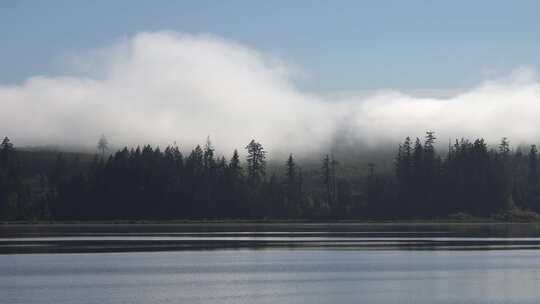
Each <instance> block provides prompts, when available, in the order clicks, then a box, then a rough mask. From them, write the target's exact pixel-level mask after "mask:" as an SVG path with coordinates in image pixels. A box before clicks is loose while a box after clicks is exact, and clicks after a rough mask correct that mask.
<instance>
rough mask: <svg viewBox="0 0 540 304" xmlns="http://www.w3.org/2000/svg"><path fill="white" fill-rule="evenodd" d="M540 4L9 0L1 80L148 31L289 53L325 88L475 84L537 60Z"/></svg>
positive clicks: (2, 24)
mask: <svg viewBox="0 0 540 304" xmlns="http://www.w3.org/2000/svg"><path fill="white" fill-rule="evenodd" d="M539 11H540V2H538V1H519V0H518V1H496V0H495V1H493V0H478V1H417V0H412V1H385V0H382V1H316V0H297V1H279V0H278V1H234V0H233V1H205V0H198V1H137V0H115V1H107V0H105V1H103V0H97V1H69V0H67V1H64V0H54V1H42V0H38V1H26V0H1V1H0V38H2V41H4V42H3V43H2V47H0V66H1V67H2V69H0V83H14V82H15V83H17V82H20V81H22V80H24V79H26V78H28V77H30V76H33V75H56V74H60V73H65V72H71V73H73V72H74V71H70V70H69V69H68V68H67V67H66V66H65V65H63V64H62V60H61V58H62V57H63V56H65V55H68V54H72V53H78V52H81V51H85V50H88V49H92V48H96V47H101V46H105V45H109V44H111V43H114V42H116V41H118V40H119V39H123V38H126V37H130V36H132V35H134V34H136V33H137V32H141V31H162V30H169V31H177V32H185V33H192V34H201V33H209V34H213V35H216V36H220V37H223V38H226V39H230V40H233V41H237V42H240V43H242V44H245V45H247V46H249V47H252V48H255V49H257V50H259V51H261V52H264V53H267V54H274V55H276V56H281V57H284V58H286V59H287V60H288V61H289V62H291V63H294V64H297V65H299V66H301V67H302V69H303V70H304V77H301V78H300V79H298V80H297V83H298V85H299V86H301V87H304V88H307V89H309V90H314V91H317V92H335V91H350V90H353V91H355V90H372V89H381V88H392V89H406V90H416V89H452V88H468V87H471V86H474V85H477V84H478V83H480V82H481V81H483V80H485V79H489V78H491V77H494V76H501V75H504V74H507V73H509V72H510V71H511V70H513V69H514V68H516V67H518V66H522V65H527V66H532V67H535V68H536V67H538V65H539V63H540V62H539V60H540V59H539V56H538V54H540V40H539V39H537V38H538V32H539V30H540V19H539V18H538V12H539Z"/></svg>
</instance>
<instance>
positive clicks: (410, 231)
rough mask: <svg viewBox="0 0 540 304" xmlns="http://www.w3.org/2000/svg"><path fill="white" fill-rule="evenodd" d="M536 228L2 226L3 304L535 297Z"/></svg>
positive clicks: (538, 287)
mask: <svg viewBox="0 0 540 304" xmlns="http://www.w3.org/2000/svg"><path fill="white" fill-rule="evenodd" d="M536 248H540V226H537V225H527V224H498V225H494V224H489V225H488V224H478V225H462V224H454V225H452V224H445V225H429V224H408V225H389V224H388V225H381V224H377V225H375V224H328V225H326V224H309V225H308V224H256V225H254V224H242V225H232V224H231V225H229V224H212V225H208V224H207V225H200V224H193V225H82V226H81V225H77V226H73V225H56V226H0V303H25V304H26V303H28V304H31V303H100V304H101V303H105V304H107V303H114V304H116V303H539V302H540V250H537V249H536Z"/></svg>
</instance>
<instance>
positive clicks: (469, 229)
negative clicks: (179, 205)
mask: <svg viewBox="0 0 540 304" xmlns="http://www.w3.org/2000/svg"><path fill="white" fill-rule="evenodd" d="M539 247H540V226H539V225H536V224H425V223H418V224H414V223H412V224H355V223H334V224H289V223H285V224H281V223H276V224H252V223H241V224H227V223H205V224H166V225H140V224H139V225H137V224H131V225H130V224H116V225H104V224H96V225H90V224H88V225H19V226H18V225H4V226H1V227H0V253H2V254H15V253H70V252H71V253H73V252H127V251H177V250H210V249H230V248H234V249H240V248H250V249H263V248H265V249H279V248H288V249H340V250H396V249H397V250H501V249H505V250H509V249H521V250H523V249H537V248H539Z"/></svg>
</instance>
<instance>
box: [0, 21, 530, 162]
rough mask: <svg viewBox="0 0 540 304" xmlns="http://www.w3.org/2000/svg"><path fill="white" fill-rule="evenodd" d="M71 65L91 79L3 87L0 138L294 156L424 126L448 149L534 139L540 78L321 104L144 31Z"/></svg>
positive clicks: (228, 61) (263, 71)
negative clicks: (255, 148)
mask: <svg viewBox="0 0 540 304" xmlns="http://www.w3.org/2000/svg"><path fill="white" fill-rule="evenodd" d="M70 61H71V62H79V63H81V66H85V68H87V69H88V70H91V71H93V72H92V73H90V72H89V74H88V75H92V76H88V75H87V76H86V77H82V76H65V77H51V76H36V77H31V78H29V79H28V80H26V81H25V82H24V83H22V84H17V85H0V130H1V133H2V134H0V135H8V136H10V137H12V138H13V139H14V141H15V143H16V144H17V145H19V146H21V145H42V144H57V145H84V146H91V147H93V146H95V144H96V142H97V140H98V138H99V136H100V135H101V134H102V133H104V134H106V136H107V137H108V138H109V141H110V142H111V143H112V144H114V145H115V146H122V145H137V144H144V143H151V144H154V145H157V144H159V145H167V144H173V143H174V142H176V143H178V144H179V145H180V146H182V147H186V148H191V147H192V146H193V145H196V144H198V143H201V142H204V140H205V138H206V137H207V136H210V137H211V139H212V141H213V143H214V145H215V146H216V148H217V149H218V150H220V151H222V152H223V153H229V152H228V151H231V150H232V149H234V148H239V149H242V148H243V147H244V146H245V145H246V143H248V142H249V140H250V139H251V138H255V139H257V140H258V141H260V142H261V143H263V145H264V146H265V147H266V148H267V149H268V150H270V151H271V152H272V151H278V152H289V151H290V152H293V153H296V154H302V153H309V152H318V151H319V150H320V149H324V150H327V149H328V147H330V146H331V145H332V144H334V143H335V141H336V140H335V139H336V138H339V139H340V140H346V141H348V142H349V143H359V144H363V145H367V146H375V145H377V144H381V143H388V142H395V141H401V140H402V139H403V138H404V137H405V136H408V135H410V136H422V134H423V133H424V131H426V130H434V131H436V132H437V134H438V135H439V139H443V141H444V142H446V141H447V140H448V138H449V137H484V138H486V139H487V140H488V141H490V142H492V143H495V142H496V141H498V140H499V139H500V138H501V137H503V136H506V137H509V138H510V139H511V140H512V141H513V142H514V143H520V142H536V141H538V139H539V138H540V83H539V82H538V80H537V78H536V75H535V73H534V72H531V71H529V70H527V69H518V70H516V71H515V72H514V73H513V74H512V75H510V76H509V77H507V78H504V79H496V80H492V81H487V82H485V83H483V84H481V85H479V86H478V87H476V88H472V89H470V90H467V91H462V92H460V93H456V94H453V95H452V96H450V97H448V96H445V97H444V98H426V97H418V96H415V95H414V94H407V93H404V92H399V91H392V90H381V91H378V92H373V93H372V94H368V95H366V94H358V95H355V94H348V95H347V96H346V97H343V96H342V97H335V98H328V97H323V96H320V95H317V94H312V93H309V92H305V91H302V90H300V89H298V88H297V87H296V86H295V84H294V79H293V78H294V75H295V67H293V66H292V65H290V64H288V63H287V62H284V61H282V60H280V59H279V58H274V57H271V56H268V55H265V54H262V53H261V52H258V51H257V50H254V49H252V48H249V47H246V46H243V45H240V44H238V43H235V42H232V41H228V40H224V39H221V38H218V37H215V36H209V35H188V34H181V33H172V32H156V33H139V34H137V35H135V36H134V37H132V38H131V39H129V40H126V41H123V42H120V43H118V44H117V45H114V46H111V47H108V48H106V49H103V50H100V51H99V52H94V53H92V55H88V54H86V55H84V56H82V57H80V58H75V60H74V58H71V60H70ZM89 64H91V66H89ZM96 71H99V72H96ZM94 72H95V73H94ZM96 75H99V76H96Z"/></svg>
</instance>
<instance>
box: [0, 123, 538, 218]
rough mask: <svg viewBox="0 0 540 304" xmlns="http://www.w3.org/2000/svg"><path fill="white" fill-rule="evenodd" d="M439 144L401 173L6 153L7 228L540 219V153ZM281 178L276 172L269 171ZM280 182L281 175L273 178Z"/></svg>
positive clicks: (335, 166)
mask: <svg viewBox="0 0 540 304" xmlns="http://www.w3.org/2000/svg"><path fill="white" fill-rule="evenodd" d="M435 139H436V138H435V135H434V133H433V132H426V136H425V138H424V139H423V140H420V139H418V138H417V139H416V140H414V141H413V140H412V139H411V138H409V137H407V138H406V139H405V140H404V141H403V143H401V144H400V145H399V147H398V148H397V153H396V155H395V158H394V159H393V160H392V163H393V170H391V172H389V171H388V170H387V171H384V170H383V171H381V172H378V170H377V166H376V165H375V164H374V163H366V165H365V167H366V168H367V170H363V171H355V172H353V173H352V174H343V172H344V168H349V167H352V164H349V163H347V162H350V161H347V162H339V161H338V160H337V159H335V158H334V157H333V156H332V155H323V156H322V157H321V161H320V162H319V163H317V164H314V163H309V164H308V163H306V164H302V166H300V165H299V164H298V163H297V161H296V160H295V158H294V156H293V155H290V156H289V157H288V159H286V160H283V162H282V164H279V165H277V166H276V165H275V163H274V164H273V165H272V166H273V167H272V166H271V165H270V164H267V153H266V151H265V150H264V148H263V146H262V145H261V144H260V143H258V142H257V141H255V140H252V141H251V142H250V143H249V144H248V145H247V146H246V147H245V149H246V155H247V156H246V158H245V159H241V157H240V156H239V153H238V152H237V151H236V150H235V151H234V153H233V156H232V157H231V158H230V159H228V160H227V159H225V158H224V157H218V156H216V153H215V151H214V148H213V147H212V144H211V142H210V140H207V142H206V144H205V145H204V146H197V147H195V148H194V149H193V150H192V151H191V152H190V153H188V154H187V155H183V154H182V153H181V151H180V149H179V148H178V147H177V146H168V147H166V148H165V149H164V150H162V149H160V148H158V147H156V148H153V147H151V146H150V145H147V146H144V147H137V148H131V149H128V148H127V147H126V148H124V149H121V150H119V151H117V152H115V153H113V154H110V155H109V154H107V153H106V152H107V150H108V143H107V140H106V138H105V137H104V136H102V138H101V139H100V140H99V143H98V150H99V153H98V154H94V155H89V154H82V153H57V152H46V151H27V150H24V149H22V150H19V149H16V148H15V147H14V145H13V144H12V143H11V141H10V140H9V139H8V138H7V137H6V138H4V140H3V141H2V144H1V146H0V212H1V213H0V220H4V221H16V220H30V221H32V220H98V221H99V220H174V219H193V220H200V219H313V220H329V219H359V220H400V219H403V220H405V219H461V220H467V219H475V218H491V219H495V220H527V221H528V220H540V216H539V215H538V214H537V212H539V211H540V191H539V173H538V156H537V149H536V146H535V145H532V146H530V147H528V148H527V150H528V151H525V152H523V151H522V150H523V149H522V148H518V149H516V150H512V149H511V147H510V144H509V141H508V140H507V139H506V138H503V139H502V140H501V142H500V144H499V145H498V146H497V147H496V148H489V147H488V145H487V144H486V143H485V141H484V140H483V139H476V140H474V141H469V140H466V139H461V140H456V141H455V142H454V143H449V145H448V150H447V151H445V153H444V154H442V155H441V154H439V153H437V151H436V149H435ZM269 169H271V170H269ZM270 172H271V173H270Z"/></svg>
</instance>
